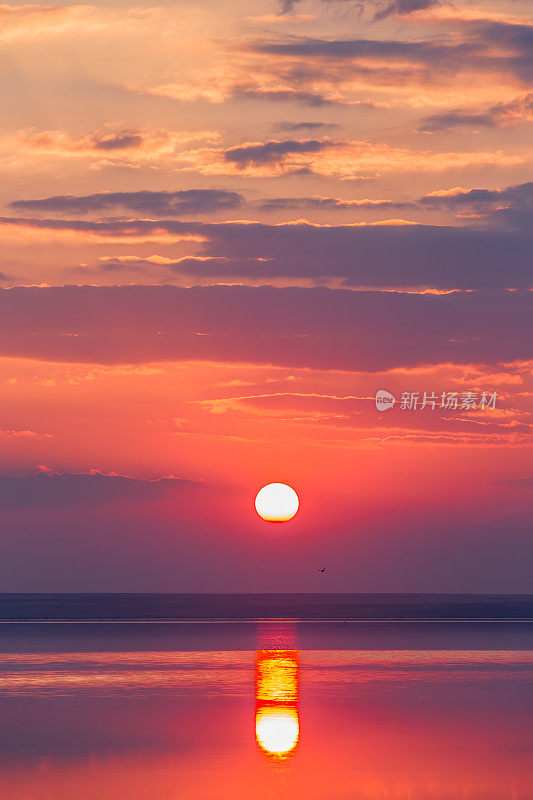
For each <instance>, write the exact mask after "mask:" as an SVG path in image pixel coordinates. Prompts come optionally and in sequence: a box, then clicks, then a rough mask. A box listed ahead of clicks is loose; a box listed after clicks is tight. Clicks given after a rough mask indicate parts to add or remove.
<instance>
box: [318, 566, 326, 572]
mask: <svg viewBox="0 0 533 800" xmlns="http://www.w3.org/2000/svg"><path fill="white" fill-rule="evenodd" d="M318 571H319V572H325V571H326V568H325V567H323V569H319V570H318Z"/></svg>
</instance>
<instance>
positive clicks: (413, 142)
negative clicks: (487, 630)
mask: <svg viewBox="0 0 533 800" xmlns="http://www.w3.org/2000/svg"><path fill="white" fill-rule="evenodd" d="M532 12H533V4H532V2H531V0H512V2H508V3H506V4H502V3H497V2H489V1H488V0H487V1H485V2H479V3H476V4H473V3H467V2H456V3H444V2H438V0H390V2H388V0H369V2H367V3H364V4H359V3H356V2H351V0H292V1H291V0H285V1H284V2H276V0H265V1H264V2H263V0H260V2H254V3H253V4H251V3H250V2H223V3H220V2H216V3H215V2H211V0H206V1H205V2H202V3H197V4H192V3H191V4H181V3H180V4H172V3H164V2H163V3H159V4H157V5H155V4H151V3H149V4H146V3H145V4H143V6H142V7H137V6H130V5H129V4H128V3H127V2H126V0H115V1H114V2H101V3H98V4H95V5H73V4H71V3H58V4H55V5H53V6H50V5H47V6H41V5H38V4H34V5H25V4H21V5H14V4H8V5H3V6H1V7H0V58H1V63H2V67H3V68H2V70H0V92H1V94H2V108H3V114H2V120H1V122H0V165H1V169H2V175H3V179H2V182H1V184H0V202H1V204H2V208H1V209H0V244H1V248H0V286H1V287H2V288H1V289H0V386H1V388H2V407H1V414H0V473H1V474H0V519H1V525H2V534H1V537H0V576H1V578H2V585H3V586H4V590H5V591H32V590H33V591H61V590H65V591H69V590H70V591H76V590H85V591H92V590H94V591H98V590H102V591H122V590H124V591H158V590H161V591H189V592H190V591H322V590H325V591H444V592H446V591H449V592H453V591H461V592H470V591H471V592H477V591H482V592H492V591H494V592H513V591H516V592H528V591H531V590H532V585H531V570H530V567H529V565H530V562H531V556H532V555H533V544H532V543H531V539H530V533H529V531H530V527H531V490H532V487H533V475H532V472H531V463H532V461H531V427H532V408H533V403H532V397H533V394H532V393H533V352H532V348H531V343H532V341H533V331H532V329H531V319H532V313H531V285H532V280H531V263H532V253H533V247H532V244H533V240H532V236H531V223H530V219H531V209H532V203H533V182H532V178H531V175H532V151H531V132H532V127H531V123H532V120H533V92H532V88H531V81H532V78H533V64H532V62H531V52H532V48H531V44H532V40H533V14H532ZM378 389H386V390H388V391H390V392H392V393H393V394H394V395H395V396H396V397H397V398H398V403H397V404H396V406H395V408H394V409H393V410H390V411H387V412H383V413H379V412H378V411H377V410H376V406H375V403H374V397H375V394H376V391H377V390H378ZM404 392H409V393H411V392H414V393H418V395H419V399H420V401H421V400H422V398H423V395H424V393H426V394H430V393H431V394H434V395H435V396H436V397H437V398H438V402H437V405H436V408H435V409H433V408H431V407H426V408H424V409H421V408H417V409H407V408H401V407H400V403H399V400H400V397H401V396H402V393H404ZM466 392H472V393H474V394H475V396H476V407H474V408H465V407H463V408H462V407H461V404H462V398H464V395H465V393H466ZM483 392H486V393H488V394H493V393H494V392H497V400H496V403H495V408H481V407H480V400H481V396H482V394H483ZM443 393H444V395H446V396H449V395H450V394H451V393H457V396H458V397H459V399H460V402H459V405H458V407H457V408H453V407H452V408H445V407H441V399H442V396H443ZM271 481H283V482H286V483H289V484H290V485H292V486H294V488H295V489H296V490H297V492H298V493H299V495H300V501H301V506H300V511H299V512H298V515H297V517H295V519H294V520H293V521H291V522H290V523H286V524H284V525H283V526H272V525H269V524H268V523H264V522H262V521H261V520H259V519H258V518H257V516H256V515H255V512H254V510H253V500H254V497H255V494H256V492H257V491H258V489H259V488H260V487H261V486H262V485H264V484H265V483H269V482H271ZM323 566H327V567H328V572H327V573H326V574H324V575H318V574H317V568H318V567H323Z"/></svg>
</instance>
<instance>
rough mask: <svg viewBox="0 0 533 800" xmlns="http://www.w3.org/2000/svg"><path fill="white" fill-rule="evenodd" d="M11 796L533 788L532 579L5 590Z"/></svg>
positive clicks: (490, 796) (447, 797)
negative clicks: (388, 589)
mask: <svg viewBox="0 0 533 800" xmlns="http://www.w3.org/2000/svg"><path fill="white" fill-rule="evenodd" d="M0 798H1V799H2V800H244V798H246V800H249V799H251V800H255V799H257V800H266V799H267V798H268V799H269V800H271V798H277V799H279V800H288V799H289V798H290V799H291V800H300V798H301V799H302V800H304V798H305V800H533V596H531V595H442V594H440V595H436V594H435V595H427V594H426V595H420V594H410V595H387V594H373V595H361V594H349V595H347V594H312V595H311V594H284V595H266V594H261V595H259V594H258V595H238V594H232V595H215V594H203V595H180V594H9V595H6V594H4V595H0Z"/></svg>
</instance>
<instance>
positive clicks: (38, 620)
mask: <svg viewBox="0 0 533 800" xmlns="http://www.w3.org/2000/svg"><path fill="white" fill-rule="evenodd" d="M354 622H533V617H316V618H315V617H314V618H308V617H305V618H299V617H240V618H239V619H235V618H233V619H231V618H225V617H213V618H206V617H200V618H197V619H195V618H188V617H185V618H180V617H161V618H159V617H143V618H138V619H134V618H131V617H124V618H115V617H113V618H106V617H94V618H93V617H91V618H88V619H76V618H62V619H55V618H48V617H47V618H42V617H35V618H29V619H28V618H23V619H20V618H16V617H13V618H0V625H11V624H16V625H20V624H29V625H34V624H54V623H57V624H89V625H94V624H118V625H124V624H132V625H135V624H141V625H148V624H156V625H157V624H164V625H172V624H179V625H183V624H190V625H209V624H230V625H242V624H244V625H249V624H275V623H298V624H300V623H311V624H318V623H337V624H339V623H354Z"/></svg>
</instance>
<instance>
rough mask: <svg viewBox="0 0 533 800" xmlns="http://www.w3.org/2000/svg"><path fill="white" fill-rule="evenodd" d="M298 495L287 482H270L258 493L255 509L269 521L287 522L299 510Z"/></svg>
mask: <svg viewBox="0 0 533 800" xmlns="http://www.w3.org/2000/svg"><path fill="white" fill-rule="evenodd" d="M299 505H300V501H299V500H298V495H297V494H296V492H295V491H294V489H291V487H290V486H287V484H286V483H269V484H267V485H266V486H263V488H262V489H261V490H260V491H259V492H258V493H257V497H256V498H255V510H256V511H257V513H258V514H259V516H260V517H262V518H263V519H265V520H266V521H267V522H287V520H289V519H292V518H293V517H294V515H295V514H296V512H297V511H298V506H299Z"/></svg>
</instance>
